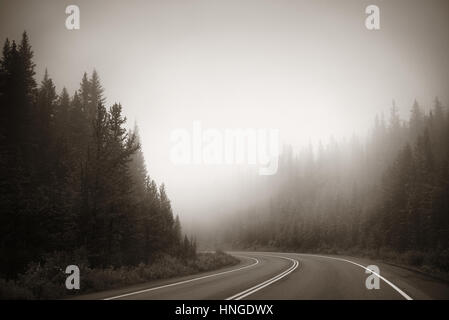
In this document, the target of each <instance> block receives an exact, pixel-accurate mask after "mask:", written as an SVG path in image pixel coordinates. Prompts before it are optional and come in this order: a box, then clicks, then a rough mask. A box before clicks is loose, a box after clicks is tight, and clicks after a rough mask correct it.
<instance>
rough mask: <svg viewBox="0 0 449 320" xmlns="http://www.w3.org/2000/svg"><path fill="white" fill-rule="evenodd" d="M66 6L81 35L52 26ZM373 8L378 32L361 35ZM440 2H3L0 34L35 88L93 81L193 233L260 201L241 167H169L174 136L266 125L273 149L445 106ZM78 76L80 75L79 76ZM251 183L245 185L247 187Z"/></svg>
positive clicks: (445, 44)
mask: <svg viewBox="0 0 449 320" xmlns="http://www.w3.org/2000/svg"><path fill="white" fill-rule="evenodd" d="M69 4H76V5H78V6H79V8H80V12H81V28H80V30H71V31H69V30H67V29H66V28H65V19H66V17H67V15H66V14H65V7H66V6H67V5H69ZM370 4H375V5H378V6H379V8H380V25H381V28H380V30H376V31H370V30H367V28H366V27H365V19H366V17H367V15H366V14H365V8H366V6H368V5H370ZM448 16H449V3H448V2H447V1H445V0H442V1H399V0H396V1H378V0H376V1H375V0H372V1H362V0H355V1H346V0H345V1H338V2H337V1H292V0H290V1H285V0H283V1H279V0H276V1H274V0H272V1H266V0H258V1H248V0H244V1H234V0H231V1H210V0H207V1H193V0H187V1H186V0H183V1H103V0H102V1H70V2H67V1H46V0H45V1H3V0H0V38H1V39H4V38H6V37H9V38H14V39H19V38H20V34H21V33H22V32H23V30H24V29H25V30H26V31H27V32H28V34H29V37H30V39H31V42H32V44H33V49H34V53H35V62H36V64H37V66H38V67H37V78H38V79H41V78H42V76H43V73H44V70H45V67H46V68H47V69H48V72H49V74H50V76H51V77H52V78H53V79H54V81H55V83H56V84H57V89H58V92H59V91H60V90H61V89H62V84H64V85H65V86H66V87H67V89H68V90H69V92H70V94H73V92H74V91H75V90H76V89H78V86H79V82H80V80H81V77H82V74H83V72H82V71H86V72H89V73H90V72H91V71H92V70H93V69H94V68H95V69H96V70H97V71H98V73H99V75H100V78H101V81H102V85H103V87H104V88H105V96H106V98H107V102H108V105H110V104H112V103H114V102H120V103H122V105H123V108H124V113H125V114H126V116H127V118H128V125H129V127H130V128H132V127H133V125H134V123H137V125H138V126H139V131H140V134H141V140H142V145H143V151H144V155H145V159H146V164H147V167H148V171H149V174H150V176H151V177H152V178H153V179H155V180H156V181H157V182H158V183H162V182H164V183H165V184H166V186H167V192H168V195H169V197H170V199H171V202H172V206H173V209H174V212H175V213H176V214H179V216H180V217H181V219H182V221H183V222H184V224H183V225H184V226H186V228H187V229H188V230H192V229H194V228H195V226H197V225H198V223H199V222H200V221H202V222H210V221H217V218H218V217H223V216H226V215H227V214H229V213H232V212H233V211H234V209H235V208H236V207H239V205H240V204H241V203H245V204H247V203H248V202H257V197H260V193H259V192H258V191H257V190H255V189H249V188H248V181H254V180H260V179H265V178H264V177H261V176H258V175H257V174H256V172H255V170H254V169H255V168H254V166H247V165H246V166H245V165H201V164H192V165H175V164H174V163H173V162H172V161H171V159H170V151H171V149H172V147H173V143H172V142H171V140H170V136H171V133H172V132H173V130H176V129H179V128H184V129H186V130H188V131H192V125H193V122H194V121H200V122H201V124H202V126H203V127H204V128H212V129H218V130H219V131H223V130H226V129H233V128H242V129H245V128H266V129H277V130H279V134H280V141H281V144H286V143H288V144H292V145H293V146H295V147H296V148H298V149H299V148H300V147H301V146H305V145H308V144H309V143H310V144H311V145H312V146H314V147H316V146H317V145H318V142H319V141H322V142H323V143H327V142H328V141H329V139H330V138H331V137H333V138H335V139H336V140H342V139H344V138H351V137H352V136H353V134H356V135H358V136H359V137H360V139H361V140H363V139H364V137H365V136H366V134H367V133H368V132H369V129H370V128H371V127H372V124H373V122H374V118H375V116H376V114H380V113H382V112H384V113H385V114H388V110H389V107H390V106H391V104H392V100H393V99H394V100H395V102H396V104H397V106H398V107H399V110H400V113H401V115H402V116H404V117H408V115H409V112H410V107H411V106H412V104H413V101H414V100H415V99H417V100H418V101H419V102H420V104H421V105H422V106H424V107H426V108H429V107H430V106H431V103H432V101H433V99H434V97H435V96H438V97H439V98H440V99H441V100H442V101H443V103H444V104H445V105H447V104H448V100H449V90H448V89H449V86H448V84H449V55H448V51H449V37H447V30H449V19H448ZM80 70H82V71H80ZM249 183H251V182H249Z"/></svg>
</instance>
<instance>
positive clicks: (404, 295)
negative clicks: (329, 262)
mask: <svg viewBox="0 0 449 320" xmlns="http://www.w3.org/2000/svg"><path fill="white" fill-rule="evenodd" d="M294 254H295V255H303V256H312V257H320V258H327V259H333V260H339V261H344V262H348V263H352V264H353V265H356V266H359V267H360V268H363V269H365V270H368V271H369V272H371V273H373V274H375V275H376V276H378V277H379V278H380V279H382V280H383V281H385V282H386V283H387V284H389V285H390V287H392V288H393V289H394V290H396V291H397V292H399V293H400V294H401V295H402V296H403V297H404V298H405V299H407V300H413V299H412V297H410V296H409V295H408V294H406V293H405V292H404V291H402V290H401V289H399V288H398V287H397V286H396V285H394V284H393V283H392V282H391V281H389V280H387V279H386V278H384V277H383V276H381V275H380V274H378V273H376V272H374V271H372V270H370V269H368V268H366V267H365V266H363V265H361V264H358V263H356V262H353V261H351V260H347V259H343V258H336V257H328V256H321V255H317V254H308V253H294Z"/></svg>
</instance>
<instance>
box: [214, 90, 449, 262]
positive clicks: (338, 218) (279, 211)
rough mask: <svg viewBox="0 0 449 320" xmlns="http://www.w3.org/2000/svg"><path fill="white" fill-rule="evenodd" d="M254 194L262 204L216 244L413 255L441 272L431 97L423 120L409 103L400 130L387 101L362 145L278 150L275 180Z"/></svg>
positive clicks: (447, 145) (354, 141)
mask: <svg viewBox="0 0 449 320" xmlns="http://www.w3.org/2000/svg"><path fill="white" fill-rule="evenodd" d="M261 185H263V186H262V187H261ZM256 186H257V187H259V188H261V189H263V190H265V192H266V193H265V195H266V196H265V200H261V203H260V204H258V205H248V206H246V207H243V208H242V209H240V210H239V211H238V212H237V213H236V214H235V215H234V217H233V218H234V222H231V223H230V224H231V226H230V227H228V228H225V230H224V231H223V233H222V237H223V238H222V240H223V241H224V242H226V243H228V244H229V243H230V244H232V245H233V246H235V247H242V246H243V247H248V246H252V247H264V246H269V247H280V248H285V249H291V250H298V251H318V250H330V249H336V250H349V249H359V250H362V251H363V250H365V251H368V250H371V251H374V252H378V251H379V250H383V249H386V250H390V252H397V253H407V252H419V253H422V255H421V257H428V258H429V259H430V260H431V261H430V262H429V263H431V264H434V265H438V266H439V267H441V268H445V269H446V270H447V269H449V265H448V258H449V252H448V249H447V248H449V110H448V109H447V108H446V107H444V106H443V105H442V103H441V101H440V100H439V99H437V98H436V99H435V101H434V103H433V105H432V106H431V107H430V108H427V111H425V109H424V108H422V107H421V106H420V105H419V103H418V102H417V101H415V102H414V104H413V106H412V108H411V112H410V118H409V119H408V120H407V121H404V120H402V119H401V117H400V116H399V113H398V108H397V106H396V105H395V103H394V102H393V106H392V107H391V110H390V116H389V119H388V120H386V119H385V117H384V116H383V115H381V116H377V117H376V119H375V122H374V126H373V128H372V131H371V133H370V134H369V137H368V138H367V139H366V141H365V142H361V141H360V139H358V138H357V137H356V136H353V137H352V138H351V139H346V140H344V141H343V142H339V143H338V142H337V141H335V140H334V139H331V140H330V141H329V143H328V144H327V145H323V144H321V143H320V144H319V145H318V146H317V147H316V148H315V147H313V146H307V147H305V148H302V149H301V150H300V151H299V152H294V151H293V149H292V147H291V146H285V147H284V150H283V152H282V155H281V157H280V164H279V170H278V174H277V175H274V176H272V177H269V178H267V179H265V180H263V181H260V182H257V183H256ZM253 187H254V186H253ZM253 189H254V188H253Z"/></svg>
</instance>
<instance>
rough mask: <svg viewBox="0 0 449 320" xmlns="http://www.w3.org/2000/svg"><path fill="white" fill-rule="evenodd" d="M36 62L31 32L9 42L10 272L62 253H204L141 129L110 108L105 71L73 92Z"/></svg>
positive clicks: (5, 192) (105, 257)
mask: <svg viewBox="0 0 449 320" xmlns="http://www.w3.org/2000/svg"><path fill="white" fill-rule="evenodd" d="M32 58H33V52H32V50H31V45H30V43H29V40H28V37H27V34H26V33H24V34H23V37H22V40H21V42H20V43H19V44H18V45H17V44H16V43H15V42H14V41H12V42H10V41H9V40H6V41H5V43H4V46H3V53H2V57H1V60H0V110H1V114H0V116H1V118H0V121H1V125H0V130H1V131H0V152H1V154H0V176H1V180H0V208H1V214H0V277H2V276H4V277H6V278H12V277H16V276H17V275H18V274H20V273H21V272H24V271H26V270H27V266H28V265H29V264H30V263H31V262H36V263H38V262H43V261H45V259H46V258H48V257H47V256H48V255H50V254H52V255H55V253H57V257H59V258H58V259H60V260H61V259H62V260H64V261H67V262H68V264H73V263H81V262H84V261H86V263H87V264H88V265H89V266H90V267H93V268H104V267H109V266H113V267H118V266H123V265H137V264H139V263H149V262H150V260H152V259H153V260H154V259H155V258H156V257H158V256H161V255H164V254H166V255H171V256H174V257H179V258H182V259H184V258H188V257H192V256H194V255H195V252H196V249H195V246H196V245H195V243H194V241H193V240H188V239H187V237H184V239H183V238H182V236H181V225H180V222H179V219H178V217H177V216H176V217H174V216H173V213H172V209H171V205H170V200H169V199H168V197H167V194H166V191H165V187H164V185H163V184H162V185H161V186H160V187H158V186H157V185H156V183H155V182H154V181H153V180H152V179H150V177H149V176H148V174H147V171H146V168H145V163H144V158H143V154H142V152H141V150H140V142H139V136H138V133H137V128H136V129H135V130H134V131H132V132H127V130H126V129H125V128H124V125H125V121H126V119H125V118H124V117H123V115H122V106H121V105H120V104H114V105H112V106H111V107H110V108H108V109H106V107H105V106H104V97H103V89H102V86H101V84H100V80H99V76H98V74H97V73H96V72H95V71H94V72H93V73H92V76H91V77H88V76H87V74H84V77H83V78H82V80H81V84H80V88H79V90H77V91H76V92H75V93H74V95H73V96H69V94H68V92H67V90H66V89H63V90H62V92H61V93H60V94H59V95H58V94H57V93H56V92H55V85H54V83H53V81H52V80H51V78H50V77H49V75H48V74H47V73H45V76H44V79H43V80H42V82H41V83H40V84H39V85H38V84H37V83H36V81H35V78H34V75H35V72H34V67H35V65H34V63H33V60H32ZM61 256H62V258H61ZM53 257H55V256H53ZM64 257H65V258H64ZM57 265H58V268H61V267H62V264H61V263H59V264H57ZM66 265H67V264H66ZM48 272H49V273H48V274H49V275H50V277H54V275H53V274H52V273H51V272H54V270H53V271H51V270H50V271H48ZM42 281H44V280H42ZM46 281H50V280H49V279H47V280H46ZM62 283H63V282H61V284H62ZM53 291H55V290H53ZM53 294H54V293H53Z"/></svg>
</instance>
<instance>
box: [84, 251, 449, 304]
mask: <svg viewBox="0 0 449 320" xmlns="http://www.w3.org/2000/svg"><path fill="white" fill-rule="evenodd" d="M231 254H233V255H235V256H237V257H238V258H240V260H241V262H240V263H239V264H238V265H236V266H232V267H228V268H223V269H220V270H215V271H212V272H207V273H201V274H196V275H193V276H187V277H179V278H173V279H169V280H162V281H153V282H150V283H146V284H141V285H136V286H131V287H126V288H122V289H117V290H109V291H104V292H98V293H93V294H88V295H82V296H78V297H77V298H78V299H105V300H115V299H133V300H139V299H151V300H157V299H167V300H171V299H179V300H183V299H189V300H196V299H198V300H207V299H215V300H225V299H227V300H242V299H249V300H258V299H270V300H271V299H272V300H276V299H287V300H294V299H357V300H359V299H388V300H390V299H399V300H401V299H402V300H406V299H408V300H411V299H449V284H447V283H445V282H443V281H440V280H437V279H434V278H432V277H429V276H427V275H424V274H421V273H417V272H414V271H410V270H408V269H404V268H400V267H396V266H392V265H389V264H383V263H376V262H374V261H369V260H366V259H356V258H350V257H344V256H330V255H309V254H295V253H280V252H231ZM370 265H376V266H377V267H378V268H379V274H378V276H379V284H380V288H379V289H371V290H368V289H367V287H366V285H365V282H366V279H367V278H368V277H369V276H370V275H372V273H371V271H369V270H367V267H368V266H370Z"/></svg>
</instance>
